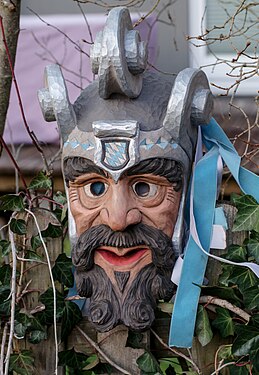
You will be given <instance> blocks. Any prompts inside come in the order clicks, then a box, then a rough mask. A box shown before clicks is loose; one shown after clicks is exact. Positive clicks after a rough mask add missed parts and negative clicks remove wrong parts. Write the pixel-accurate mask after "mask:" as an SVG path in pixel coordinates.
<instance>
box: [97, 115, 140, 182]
mask: <svg viewBox="0 0 259 375" xmlns="http://www.w3.org/2000/svg"><path fill="white" fill-rule="evenodd" d="M92 126H93V133H94V137H95V143H96V149H95V154H94V162H95V164H96V165H98V166H99V167H101V168H103V169H105V170H106V171H107V172H109V174H110V175H111V176H112V178H113V179H114V181H116V182H117V181H118V179H119V178H120V176H121V175H122V174H123V172H124V171H125V170H126V169H128V168H130V167H131V166H133V165H134V164H136V163H137V162H138V160H139V150H138V143H139V142H138V139H139V124H138V122H137V121H133V120H121V121H94V122H93V124H92Z"/></svg>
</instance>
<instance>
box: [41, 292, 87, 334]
mask: <svg viewBox="0 0 259 375" xmlns="http://www.w3.org/2000/svg"><path fill="white" fill-rule="evenodd" d="M40 302H42V303H43V304H44V305H45V310H44V311H43V312H42V313H40V314H38V317H39V320H40V322H41V323H42V324H47V325H51V324H53V316H54V297H53V289H52V288H49V289H48V290H47V291H46V292H45V293H44V294H42V295H41V296H40ZM56 318H57V321H60V322H61V341H63V340H65V338H66V337H67V336H68V335H69V334H70V332H71V331H72V329H73V328H74V326H75V325H76V324H77V323H78V322H79V321H80V320H81V319H82V314H81V311H80V309H79V307H78V306H77V305H76V304H75V303H74V302H71V301H65V299H64V296H63V295H62V294H61V293H60V292H58V291H57V290H56Z"/></svg>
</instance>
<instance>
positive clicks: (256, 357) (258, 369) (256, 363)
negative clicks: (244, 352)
mask: <svg viewBox="0 0 259 375" xmlns="http://www.w3.org/2000/svg"><path fill="white" fill-rule="evenodd" d="M250 360H251V361H252V364H253V369H254V371H255V373H259V345H258V346H257V348H256V349H255V350H252V351H251V352H250Z"/></svg>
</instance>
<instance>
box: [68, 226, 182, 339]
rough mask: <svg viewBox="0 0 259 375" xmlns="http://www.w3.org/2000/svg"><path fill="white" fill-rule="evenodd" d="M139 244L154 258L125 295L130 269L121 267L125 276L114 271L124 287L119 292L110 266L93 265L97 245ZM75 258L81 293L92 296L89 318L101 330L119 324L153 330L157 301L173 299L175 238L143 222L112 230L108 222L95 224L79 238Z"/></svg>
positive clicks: (119, 283)
mask: <svg viewBox="0 0 259 375" xmlns="http://www.w3.org/2000/svg"><path fill="white" fill-rule="evenodd" d="M138 245H146V246H148V247H149V248H150V250H151V252H152V261H153V262H152V264H148V265H146V266H145V267H143V268H142V269H141V270H140V271H139V272H138V274H137V275H136V277H135V279H134V280H133V282H132V284H131V285H130V286H128V287H127V288H126V292H125V293H126V295H125V293H124V296H123V298H122V293H121V292H123V291H124V285H125V284H126V283H127V280H128V274H129V272H119V274H120V275H118V273H117V275H116V272H115V278H117V279H118V281H117V282H118V285H119V289H121V292H120V291H118V289H117V288H114V286H113V284H112V282H111V281H110V279H109V278H108V276H107V274H106V273H105V271H104V270H103V269H102V268H101V267H100V266H98V265H96V264H94V250H95V249H97V248H98V247H100V246H113V247H123V248H127V247H134V246H138ZM72 261H73V264H74V266H75V280H76V285H77V291H78V294H79V295H80V296H83V297H87V298H90V303H89V310H88V315H89V319H90V321H92V323H93V324H94V326H95V328H96V329H97V330H98V331H100V332H105V331H109V330H111V329H112V328H113V327H115V326H116V325H118V324H120V323H123V324H125V325H126V326H128V327H130V328H131V329H133V330H136V331H143V330H146V329H148V328H149V327H150V326H151V324H152V323H153V321H154V318H155V316H154V309H155V307H156V301H157V300H158V299H165V300H168V299H170V298H171V297H172V295H173V291H174V284H173V283H172V282H171V280H170V278H171V272H172V269H173V266H174V263H175V255H174V250H173V246H172V241H171V239H170V238H169V237H168V236H167V235H166V234H165V233H164V232H162V231H161V230H159V229H156V228H153V227H150V226H147V225H144V224H137V225H134V226H131V227H129V228H127V230H126V231H125V232H113V231H112V230H111V229H110V228H109V227H108V226H106V225H99V226H96V227H92V228H90V229H88V230H87V231H86V232H84V233H83V234H81V236H80V237H79V239H78V241H77V244H76V245H75V246H74V248H73V250H72ZM123 279H124V281H123ZM119 280H122V281H119Z"/></svg>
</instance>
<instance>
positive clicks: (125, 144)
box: [101, 140, 129, 170]
mask: <svg viewBox="0 0 259 375" xmlns="http://www.w3.org/2000/svg"><path fill="white" fill-rule="evenodd" d="M101 142H102V163H103V164H104V165H105V166H106V167H108V168H110V169H113V170H116V169H121V168H123V167H125V166H126V165H127V164H128V162H129V141H116V140H110V141H101Z"/></svg>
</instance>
